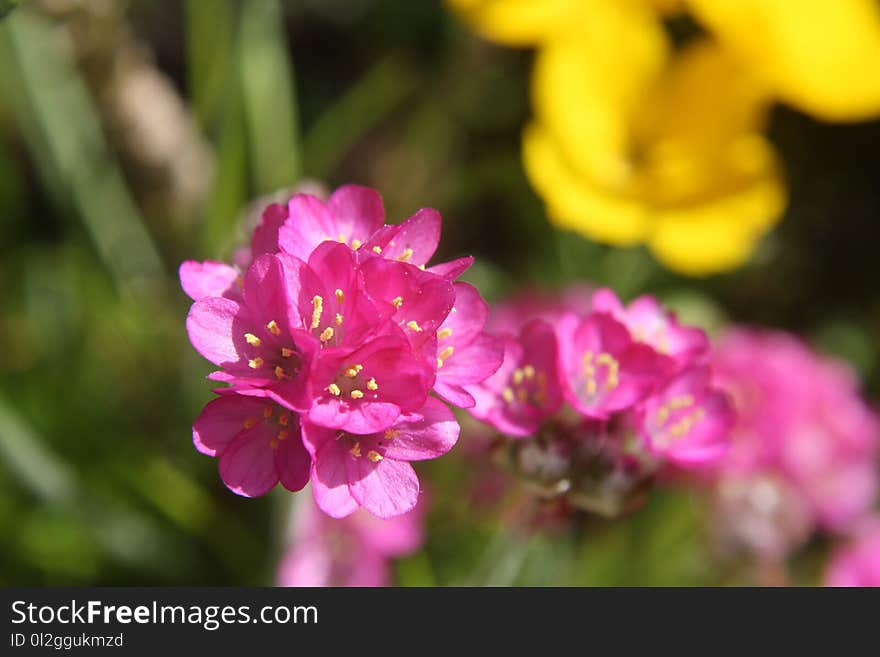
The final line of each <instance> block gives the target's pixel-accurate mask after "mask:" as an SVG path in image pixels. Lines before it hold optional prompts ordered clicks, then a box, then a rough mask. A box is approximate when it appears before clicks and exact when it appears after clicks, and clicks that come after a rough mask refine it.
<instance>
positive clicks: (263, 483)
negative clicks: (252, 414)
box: [220, 423, 278, 497]
mask: <svg viewBox="0 0 880 657" xmlns="http://www.w3.org/2000/svg"><path fill="white" fill-rule="evenodd" d="M272 438H273V434H272V433H271V432H270V431H268V430H267V427H266V426H265V424H262V423H261V424H258V425H257V426H255V427H254V428H253V429H249V430H247V431H245V432H243V433H241V434H240V435H239V436H238V437H237V438H235V440H233V441H232V442H231V443H229V445H228V446H227V448H226V449H225V450H223V453H222V454H221V455H220V477H221V478H222V479H223V483H225V484H226V486H227V487H228V488H229V490H231V491H232V492H233V493H237V494H238V495H243V496H244V497H259V496H260V495H264V494H266V493H267V492H269V491H270V490H271V489H272V487H273V486H275V484H277V483H278V475H277V473H276V471H275V451H274V450H273V449H272V447H271V446H270V445H269V442H270V440H272Z"/></svg>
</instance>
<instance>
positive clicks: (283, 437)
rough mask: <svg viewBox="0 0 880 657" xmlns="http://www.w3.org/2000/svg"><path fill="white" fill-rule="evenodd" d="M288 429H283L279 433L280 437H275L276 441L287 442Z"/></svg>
mask: <svg viewBox="0 0 880 657" xmlns="http://www.w3.org/2000/svg"><path fill="white" fill-rule="evenodd" d="M287 433H288V431H287V429H282V430H281V431H279V432H278V435H277V436H275V438H276V440H286V439H287Z"/></svg>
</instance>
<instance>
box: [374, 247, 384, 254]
mask: <svg viewBox="0 0 880 657" xmlns="http://www.w3.org/2000/svg"><path fill="white" fill-rule="evenodd" d="M373 253H375V254H376V255H381V254H382V247H381V246H374V247H373Z"/></svg>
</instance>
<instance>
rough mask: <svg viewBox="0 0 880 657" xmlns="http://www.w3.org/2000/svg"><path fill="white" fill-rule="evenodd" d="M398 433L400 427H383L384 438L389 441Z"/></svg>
mask: <svg viewBox="0 0 880 657" xmlns="http://www.w3.org/2000/svg"><path fill="white" fill-rule="evenodd" d="M399 433H400V429H385V440H388V441H391V440H394V439H395V438H397V434H399Z"/></svg>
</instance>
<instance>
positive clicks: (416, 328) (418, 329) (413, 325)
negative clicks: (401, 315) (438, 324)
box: [406, 319, 422, 333]
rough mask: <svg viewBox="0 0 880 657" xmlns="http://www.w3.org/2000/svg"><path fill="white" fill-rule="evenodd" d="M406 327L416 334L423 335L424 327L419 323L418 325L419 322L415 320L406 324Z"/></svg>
mask: <svg viewBox="0 0 880 657" xmlns="http://www.w3.org/2000/svg"><path fill="white" fill-rule="evenodd" d="M406 326H407V328H409V329H411V330H413V331H415V332H416V333H421V332H422V327H421V326H419V323H418V322H417V321H415V320H414V319H411V320H409V321H408V322H407V323H406Z"/></svg>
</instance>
